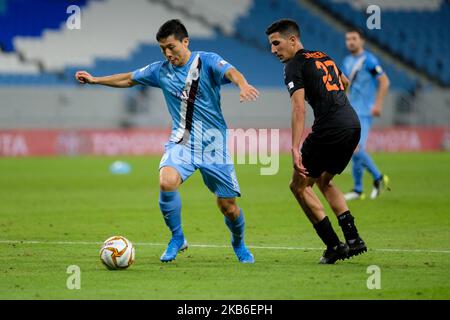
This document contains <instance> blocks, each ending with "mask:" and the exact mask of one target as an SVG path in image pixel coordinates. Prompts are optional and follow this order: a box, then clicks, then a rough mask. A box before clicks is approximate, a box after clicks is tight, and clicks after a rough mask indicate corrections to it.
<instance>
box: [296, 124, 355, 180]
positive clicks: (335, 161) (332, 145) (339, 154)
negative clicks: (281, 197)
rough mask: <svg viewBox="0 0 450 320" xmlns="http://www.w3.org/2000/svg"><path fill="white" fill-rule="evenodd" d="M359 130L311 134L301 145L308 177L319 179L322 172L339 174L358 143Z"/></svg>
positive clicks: (339, 130)
mask: <svg viewBox="0 0 450 320" xmlns="http://www.w3.org/2000/svg"><path fill="white" fill-rule="evenodd" d="M360 135H361V129H360V128H350V129H333V130H327V131H324V132H312V133H310V134H309V135H308V137H306V139H305V141H304V142H303V145H302V149H301V152H302V162H303V166H304V167H305V168H306V169H307V170H308V176H309V177H311V178H319V177H320V175H321V174H322V173H323V172H325V171H326V172H328V173H331V174H340V173H341V172H342V171H344V169H345V167H346V166H347V164H348V163H349V162H350V159H351V158H352V155H353V151H355V149H356V147H357V146H358V143H359V138H360Z"/></svg>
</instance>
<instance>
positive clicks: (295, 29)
mask: <svg viewBox="0 0 450 320" xmlns="http://www.w3.org/2000/svg"><path fill="white" fill-rule="evenodd" d="M275 32H279V33H280V34H281V35H283V36H296V37H297V38H299V39H300V27H299V26H298V24H297V22H295V21H294V20H291V19H281V20H278V21H275V22H274V23H272V24H271V25H270V26H268V27H267V29H266V35H268V36H269V35H271V34H272V33H275Z"/></svg>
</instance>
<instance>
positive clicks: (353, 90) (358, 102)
mask: <svg viewBox="0 0 450 320" xmlns="http://www.w3.org/2000/svg"><path fill="white" fill-rule="evenodd" d="M342 71H343V72H344V74H345V75H346V77H347V78H349V80H350V88H349V91H348V98H349V100H350V104H351V105H352V106H353V108H354V109H355V111H356V113H357V114H358V116H359V117H360V118H361V117H371V111H372V107H373V104H374V103H375V97H376V93H377V89H378V81H377V78H378V77H379V76H380V75H382V74H383V73H384V72H383V69H382V68H381V66H380V63H379V61H378V59H377V57H375V56H374V55H373V54H372V53H370V52H368V51H364V52H363V53H361V54H360V55H358V56H353V55H348V56H347V57H345V59H344V62H343V66H342Z"/></svg>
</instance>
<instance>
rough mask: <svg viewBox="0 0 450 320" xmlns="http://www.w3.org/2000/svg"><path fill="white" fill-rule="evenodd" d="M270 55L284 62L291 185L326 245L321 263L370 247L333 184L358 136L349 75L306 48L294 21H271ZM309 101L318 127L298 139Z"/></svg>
mask: <svg viewBox="0 0 450 320" xmlns="http://www.w3.org/2000/svg"><path fill="white" fill-rule="evenodd" d="M266 34H267V35H268V37H269V42H270V44H271V50H272V53H273V54H275V55H276V56H277V57H278V58H279V59H280V61H281V62H283V63H285V64H286V65H285V70H284V76H285V84H286V86H287V89H288V91H289V94H290V95H291V104H292V159H293V164H294V172H293V176H292V181H291V183H290V188H291V191H292V193H293V194H294V196H295V198H296V199H297V201H298V203H299V204H300V206H301V207H302V209H303V211H304V212H305V214H306V215H307V217H308V218H309V220H310V221H311V223H312V224H313V226H314V228H315V230H316V232H317V234H318V235H319V237H320V238H321V239H322V241H323V242H324V243H325V244H326V246H327V249H326V250H325V252H324V254H323V256H322V257H321V259H320V263H328V264H331V263H335V262H336V261H337V260H339V259H341V260H343V259H345V258H347V257H351V256H354V255H357V254H360V253H362V252H365V251H367V248H366V245H365V243H364V241H363V240H362V239H361V238H360V236H359V234H358V230H357V228H356V226H355V224H354V218H353V216H352V215H351V214H350V211H349V209H348V206H347V203H346V202H345V199H344V195H343V194H342V192H341V191H340V190H339V189H338V188H337V187H336V186H335V185H334V184H333V183H332V182H331V180H332V179H333V177H334V176H335V175H336V174H340V173H341V172H342V171H343V170H344V169H345V167H346V166H347V164H348V163H349V161H350V159H351V157H352V154H353V151H354V150H355V148H356V146H357V145H358V141H359V138H360V131H361V127H360V123H359V120H358V116H357V115H356V113H355V111H354V110H353V108H352V107H351V105H350V103H349V101H348V99H347V96H346V94H345V91H344V83H345V84H348V79H347V78H346V77H345V76H344V75H343V74H342V73H341V72H340V71H339V69H338V68H337V67H336V64H335V63H334V61H333V60H332V59H331V58H330V57H329V56H327V55H326V54H325V53H323V52H319V51H308V50H305V49H304V48H303V45H302V43H301V42H300V29H299V27H298V25H297V23H296V22H295V21H293V20H288V19H282V20H279V21H276V22H274V23H273V24H272V25H270V26H269V27H268V28H267V30H266ZM305 99H306V100H307V101H308V102H309V104H310V105H311V107H312V109H313V111H314V125H313V127H312V132H311V134H309V135H308V137H307V138H306V139H305V141H304V143H303V145H302V149H301V153H300V142H301V138H302V136H303V130H304V126H305V111H306V110H305ZM314 184H317V186H318V187H319V189H320V191H321V192H322V194H323V195H324V196H325V199H326V200H327V202H328V203H329V204H330V207H331V208H332V209H333V211H334V213H335V214H336V216H337V218H338V221H339V225H340V226H341V228H342V231H343V233H344V237H345V240H346V243H342V242H341V241H340V240H339V238H338V236H337V235H336V233H335V232H334V230H333V227H332V226H331V223H330V221H329V219H328V217H327V216H326V214H325V210H324V207H323V205H322V203H321V202H320V200H319V198H318V197H317V195H316V194H315V193H314V191H313V185H314Z"/></svg>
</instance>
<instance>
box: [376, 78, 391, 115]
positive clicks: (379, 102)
mask: <svg viewBox="0 0 450 320" xmlns="http://www.w3.org/2000/svg"><path fill="white" fill-rule="evenodd" d="M378 82H379V85H378V90H377V95H376V97H375V104H374V107H373V110H372V113H373V115H375V116H380V115H381V111H382V110H383V102H384V98H385V97H386V95H387V93H388V91H389V85H390V81H389V78H388V77H387V75H386V74H382V75H381V76H380V77H378Z"/></svg>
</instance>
